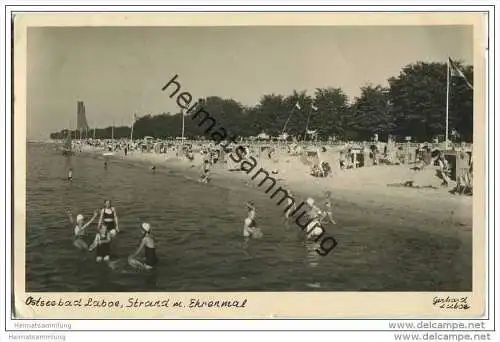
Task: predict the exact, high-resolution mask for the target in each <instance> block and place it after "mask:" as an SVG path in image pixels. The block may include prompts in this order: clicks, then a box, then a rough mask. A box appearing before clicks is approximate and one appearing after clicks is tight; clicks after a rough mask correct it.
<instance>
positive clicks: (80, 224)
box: [68, 210, 97, 250]
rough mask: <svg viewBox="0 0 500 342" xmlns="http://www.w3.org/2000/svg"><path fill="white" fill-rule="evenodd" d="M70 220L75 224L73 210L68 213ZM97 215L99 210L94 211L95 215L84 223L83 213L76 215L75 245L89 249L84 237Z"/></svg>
mask: <svg viewBox="0 0 500 342" xmlns="http://www.w3.org/2000/svg"><path fill="white" fill-rule="evenodd" d="M68 217H69V220H70V222H71V224H75V221H74V220H73V216H72V215H71V212H69V213H68ZM96 217H97V210H96V211H94V216H92V218H91V219H90V220H89V221H88V222H87V223H84V221H83V215H82V214H78V215H76V225H75V229H74V230H73V234H74V235H73V245H74V246H75V247H76V248H78V249H81V250H87V249H88V246H87V243H86V242H85V240H84V239H83V238H84V236H85V229H87V227H88V226H89V225H90V224H91V223H92V222H94V220H95V218H96Z"/></svg>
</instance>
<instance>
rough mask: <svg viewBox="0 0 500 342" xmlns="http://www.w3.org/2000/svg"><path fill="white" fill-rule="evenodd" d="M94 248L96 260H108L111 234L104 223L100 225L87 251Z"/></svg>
mask: <svg viewBox="0 0 500 342" xmlns="http://www.w3.org/2000/svg"><path fill="white" fill-rule="evenodd" d="M96 248H97V249H96ZM94 249H96V252H97V255H96V259H95V260H96V261H97V262H101V261H105V262H108V261H109V258H110V254H111V236H110V234H109V231H108V228H107V227H106V225H104V224H103V225H101V226H100V229H99V232H98V233H97V234H96V236H95V239H94V242H93V243H92V245H90V247H89V251H90V252H91V251H93V250H94Z"/></svg>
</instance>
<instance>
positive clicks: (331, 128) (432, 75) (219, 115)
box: [50, 62, 473, 142]
mask: <svg viewBox="0 0 500 342" xmlns="http://www.w3.org/2000/svg"><path fill="white" fill-rule="evenodd" d="M456 64H457V66H458V67H459V68H460V69H461V70H462V71H463V74H464V75H465V76H466V78H467V79H468V80H472V79H473V68H472V66H470V65H462V64H461V63H456ZM446 82H447V64H446V63H426V62H417V63H413V64H410V65H407V66H405V67H404V68H403V69H402V70H401V72H400V74H399V75H398V76H397V77H391V78H389V79H388V84H389V86H388V87H383V86H380V85H371V84H369V85H366V86H363V87H362V88H361V92H360V95H359V96H358V97H356V98H355V99H353V101H352V102H349V99H348V96H347V95H346V94H345V92H344V91H343V90H342V89H341V88H332V87H329V88H317V89H316V90H315V92H314V95H313V96H309V95H307V94H306V92H305V91H293V93H292V94H290V95H288V96H284V95H277V94H267V95H264V96H262V98H261V99H260V101H259V103H258V104H257V105H255V106H244V105H242V104H241V103H239V102H238V101H236V100H234V99H223V98H220V97H217V96H211V97H207V98H204V99H202V101H203V108H204V109H205V111H207V112H209V113H210V115H211V116H212V117H214V118H215V119H216V120H217V122H218V123H220V125H222V126H223V127H224V128H225V129H226V130H227V131H228V132H230V133H231V135H238V136H241V137H250V136H256V135H258V134H260V133H266V134H267V135H270V136H278V135H280V134H281V133H282V130H283V127H284V125H285V123H286V122H287V120H288V123H287V125H286V127H287V128H286V132H287V133H288V134H289V135H291V136H296V137H303V135H304V132H305V127H306V122H307V119H308V117H309V118H310V119H309V124H308V127H309V129H310V130H316V131H317V134H318V138H319V139H320V140H326V139H329V138H331V137H335V138H336V139H337V140H354V141H363V140H370V139H371V138H372V137H373V135H374V134H375V133H376V134H378V136H379V139H381V140H385V139H387V136H388V135H392V136H394V137H396V138H397V139H398V140H402V139H404V138H405V137H407V136H410V137H412V140H414V141H421V142H423V141H430V140H432V139H434V138H435V137H441V140H442V139H443V138H444V135H445V125H446V122H445V116H446V112H445V110H446ZM181 122H182V117H181V113H180V112H179V113H161V114H156V115H152V114H148V115H143V116H142V117H140V118H138V119H137V120H136V122H135V124H134V132H133V136H134V139H139V138H143V137H145V136H152V137H155V138H174V137H178V136H180V135H181ZM130 129H131V128H130V127H126V126H122V127H114V129H113V128H112V127H106V128H96V129H95V133H94V131H93V130H90V131H88V132H86V133H85V134H84V135H86V136H88V137H93V136H94V134H95V137H96V138H99V139H106V138H111V137H112V135H113V136H114V138H129V137H130ZM452 132H453V134H452ZM472 132H473V90H472V89H471V88H469V87H468V86H467V84H466V82H465V81H464V80H463V79H462V78H461V77H451V76H450V87H449V133H450V137H451V136H453V137H454V138H455V140H459V141H467V142H472ZM66 134H67V131H66V130H63V131H60V132H55V133H51V134H50V137H51V138H52V139H61V138H63V137H65V136H66ZM73 134H79V133H76V132H74V133H73ZM184 135H185V137H187V138H197V137H198V138H199V137H202V136H203V132H202V129H201V128H200V127H198V125H197V122H193V121H192V120H190V119H189V117H186V120H185V133H184Z"/></svg>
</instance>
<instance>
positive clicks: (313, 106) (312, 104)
mask: <svg viewBox="0 0 500 342" xmlns="http://www.w3.org/2000/svg"><path fill="white" fill-rule="evenodd" d="M311 109H312V110H314V111H315V112H316V111H317V110H318V107H316V106H315V105H314V103H311Z"/></svg>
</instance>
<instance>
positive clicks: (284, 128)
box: [281, 112, 292, 134]
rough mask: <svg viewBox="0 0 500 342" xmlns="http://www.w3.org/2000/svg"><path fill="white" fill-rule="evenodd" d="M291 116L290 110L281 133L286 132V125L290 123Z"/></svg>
mask: <svg viewBox="0 0 500 342" xmlns="http://www.w3.org/2000/svg"><path fill="white" fill-rule="evenodd" d="M290 116H292V112H290V114H289V115H288V118H287V119H286V122H285V124H284V125H283V129H282V131H281V134H284V133H285V130H286V126H287V125H288V121H289V120H290Z"/></svg>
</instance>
